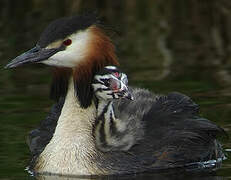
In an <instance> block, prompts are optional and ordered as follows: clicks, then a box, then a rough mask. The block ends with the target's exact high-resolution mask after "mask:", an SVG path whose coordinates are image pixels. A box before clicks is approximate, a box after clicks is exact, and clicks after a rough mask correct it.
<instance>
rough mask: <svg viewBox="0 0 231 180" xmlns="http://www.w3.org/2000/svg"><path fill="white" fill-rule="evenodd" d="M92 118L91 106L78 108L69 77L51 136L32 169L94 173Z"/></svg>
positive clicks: (93, 118) (92, 108)
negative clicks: (60, 109)
mask: <svg viewBox="0 0 231 180" xmlns="http://www.w3.org/2000/svg"><path fill="white" fill-rule="evenodd" d="M95 117H96V108H95V105H94V103H92V104H91V105H90V106H89V107H88V108H82V107H81V106H80V103H79V101H78V99H77V98H76V97H75V88H74V83H73V78H71V79H70V81H69V86H68V91H67V95H66V99H65V103H64V106H63V108H62V112H61V115H60V117H59V119H58V122H57V126H56V129H55V133H54V135H53V137H52V139H51V141H50V142H49V144H48V145H47V146H46V147H45V149H44V151H43V152H42V153H41V154H40V156H39V159H38V163H37V165H36V170H37V171H38V172H51V173H59V174H60V173H61V174H92V173H96V172H95V169H97V167H95V166H96V165H95V164H94V163H93V162H95V160H94V158H95V157H97V153H96V150H95V144H94V140H93V136H92V128H93V123H94V121H95ZM98 173H99V174H102V172H98Z"/></svg>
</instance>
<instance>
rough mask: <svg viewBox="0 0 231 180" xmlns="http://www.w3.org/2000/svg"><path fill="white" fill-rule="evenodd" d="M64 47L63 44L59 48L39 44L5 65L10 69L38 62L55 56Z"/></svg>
mask: <svg viewBox="0 0 231 180" xmlns="http://www.w3.org/2000/svg"><path fill="white" fill-rule="evenodd" d="M62 49H63V47H62V46H61V47H59V48H52V49H45V48H41V47H40V46H38V45H37V46H35V47H34V48H32V49H30V50H29V51H27V52H25V53H23V54H21V55H19V56H17V57H16V58H15V59H13V60H12V61H11V62H10V63H8V64H7V65H6V66H5V68H6V69H9V68H14V67H17V66H21V65H24V64H31V63H38V62H40V61H43V60H46V59H48V58H49V57H51V56H53V55H54V54H56V53H57V52H58V51H60V50H62Z"/></svg>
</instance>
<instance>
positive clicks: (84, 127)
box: [6, 15, 224, 175]
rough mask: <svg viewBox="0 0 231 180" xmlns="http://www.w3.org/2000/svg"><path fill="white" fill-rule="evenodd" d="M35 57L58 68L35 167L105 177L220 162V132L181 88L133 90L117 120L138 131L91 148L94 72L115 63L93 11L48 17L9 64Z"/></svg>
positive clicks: (33, 140)
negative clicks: (118, 142) (124, 141)
mask: <svg viewBox="0 0 231 180" xmlns="http://www.w3.org/2000/svg"><path fill="white" fill-rule="evenodd" d="M35 62H36V63H38V62H39V63H44V64H47V65H50V66H54V67H55V70H54V80H53V83H52V88H51V95H52V97H53V98H55V99H56V100H57V101H58V102H57V104H56V105H54V106H53V108H52V110H51V113H50V114H49V115H48V117H47V118H46V119H45V120H44V121H42V123H41V125H40V127H39V128H37V129H35V130H34V131H32V132H31V133H30V144H29V146H30V149H31V152H32V156H33V158H32V163H31V169H32V170H33V171H35V172H38V173H45V172H48V173H54V174H63V175H64V174H78V175H108V174H125V173H138V172H144V171H152V170H155V169H168V168H176V167H182V168H186V169H191V168H193V169H194V168H196V169H200V168H202V167H205V168H208V169H210V168H211V169H212V168H215V167H216V166H217V165H218V164H220V162H221V161H222V159H223V157H224V155H223V153H222V149H221V146H220V144H219V143H218V142H217V140H216V136H217V135H218V134H220V133H223V132H224V131H223V129H222V128H220V127H218V126H217V125H215V124H214V123H212V122H211V121H209V120H207V119H204V118H201V117H199V114H198V105H196V104H195V103H194V102H193V101H192V100H191V99H190V98H189V97H187V96H185V95H182V94H180V93H170V94H168V95H167V96H159V95H154V94H152V93H150V92H149V91H147V90H142V89H131V92H132V94H133V96H134V99H135V100H134V101H129V100H120V103H119V104H118V105H117V106H118V107H117V111H118V112H117V113H116V114H118V116H119V118H121V119H122V120H128V121H130V122H132V121H133V122H134V123H137V122H140V125H139V131H137V132H139V136H137V138H136V136H135V137H133V140H132V143H131V145H129V146H126V147H124V146H121V148H118V147H117V148H112V149H110V148H104V149H103V150H102V148H101V149H100V148H97V147H96V143H95V138H94V133H93V129H94V127H95V123H96V119H97V109H96V104H95V101H94V92H93V88H92V83H93V77H94V75H95V74H97V72H99V71H100V70H102V69H103V67H105V66H107V65H118V61H117V58H116V55H115V52H114V45H113V44H112V42H111V40H110V38H109V37H108V36H107V35H106V33H105V32H104V29H103V26H102V25H101V24H100V22H99V21H98V20H97V18H96V17H95V16H93V15H85V16H76V17H68V18H62V19H58V20H56V21H54V22H52V23H51V24H50V25H49V26H48V27H47V28H46V29H45V31H44V32H43V33H42V35H41V37H40V39H39V41H38V43H37V45H36V47H35V48H33V49H31V50H29V51H27V52H26V53H24V54H22V55H20V56H18V57H16V58H15V59H14V60H12V61H11V62H10V63H9V64H8V65H7V66H6V68H13V67H17V66H20V65H24V64H28V63H35ZM138 124H139V123H138ZM109 125H110V124H109ZM136 135H137V134H136ZM138 137H139V138H138Z"/></svg>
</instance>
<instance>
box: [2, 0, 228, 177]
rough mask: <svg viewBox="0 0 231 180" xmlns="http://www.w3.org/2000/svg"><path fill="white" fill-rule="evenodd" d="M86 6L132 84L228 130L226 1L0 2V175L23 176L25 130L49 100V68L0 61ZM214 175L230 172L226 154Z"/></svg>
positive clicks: (40, 116) (42, 114)
mask: <svg viewBox="0 0 231 180" xmlns="http://www.w3.org/2000/svg"><path fill="white" fill-rule="evenodd" d="M93 11H96V12H97V13H98V15H99V16H100V17H101V18H102V20H103V21H104V22H105V23H106V24H108V25H109V26H110V27H111V28H112V29H113V31H112V34H111V36H112V39H113V41H114V43H115V45H116V50H117V55H118V57H119V61H120V64H121V68H122V69H123V70H124V71H125V72H126V73H127V74H128V77H129V83H130V84H131V85H135V86H138V87H143V88H147V89H150V90H152V91H153V92H155V93H168V92H171V91H180V92H183V93H185V94H187V95H189V96H191V97H192V98H193V100H195V101H196V102H197V103H198V104H200V106H201V115H202V116H204V117H206V118H208V119H211V120H212V121H215V122H216V123H217V124H219V125H220V126H222V127H223V128H225V130H226V131H227V132H228V133H229V134H230V133H231V130H230V128H231V120H230V117H231V116H230V115H231V110H230V107H231V104H230V102H231V101H230V100H231V69H230V67H231V61H230V58H231V57H230V56H231V1H230V0H219V1H217V0H145V1H144V0H0V68H1V70H0V179H5V178H9V179H18V178H19V179H25V178H28V174H27V173H26V172H24V170H23V169H24V168H25V167H26V165H27V162H28V160H29V157H30V155H29V150H28V148H27V145H26V136H27V133H28V131H30V130H32V129H33V128H34V127H36V125H37V124H38V123H39V121H40V120H42V119H43V118H44V117H45V116H46V114H47V113H48V112H49V108H50V106H51V104H52V103H53V102H52V101H51V100H49V98H48V96H49V84H50V80H51V75H50V68H49V67H46V66H43V65H39V66H37V65H36V66H33V65H32V66H25V67H22V68H18V69H13V70H5V69H3V67H4V65H5V64H7V62H9V61H10V60H11V59H12V58H14V57H16V56H17V55H19V54H20V53H22V52H24V51H26V50H27V49H30V48H32V47H33V46H34V45H35V44H36V41H37V40H38V38H39V35H40V33H41V32H42V31H43V29H44V28H45V27H46V26H47V25H48V24H49V22H50V21H52V20H54V19H57V18H59V17H62V16H70V15H76V14H81V13H86V12H93ZM222 142H223V144H224V148H225V149H231V143H230V140H222ZM227 155H228V157H229V156H230V155H229V153H228V152H227ZM217 174H218V179H219V178H228V177H231V162H230V160H229V159H228V160H226V161H225V163H224V165H223V167H222V168H221V169H220V170H219V171H218V172H217ZM206 177H207V176H206ZM149 178H153V179H154V176H150V177H149Z"/></svg>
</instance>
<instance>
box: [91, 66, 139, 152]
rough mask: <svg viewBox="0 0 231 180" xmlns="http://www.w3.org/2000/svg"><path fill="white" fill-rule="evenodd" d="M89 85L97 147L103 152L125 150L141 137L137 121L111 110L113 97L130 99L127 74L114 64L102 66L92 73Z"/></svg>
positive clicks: (113, 109)
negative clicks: (120, 115) (91, 80)
mask: <svg viewBox="0 0 231 180" xmlns="http://www.w3.org/2000/svg"><path fill="white" fill-rule="evenodd" d="M92 87H93V89H94V94H95V97H96V98H97V100H96V101H97V102H96V108H97V117H96V122H95V127H94V129H93V134H94V137H95V143H96V146H97V148H99V149H100V150H101V151H104V152H106V151H118V150H123V151H127V150H128V149H130V148H131V146H133V145H134V143H135V142H136V141H137V140H138V139H141V137H142V133H141V132H140V130H139V129H140V127H141V125H140V122H139V121H138V122H136V120H135V119H131V118H130V119H119V118H118V114H117V115H116V114H115V107H114V103H113V102H114V101H116V100H118V99H120V98H127V99H130V100H133V97H132V95H131V93H130V91H129V90H128V79H127V75H126V74H124V73H122V72H120V71H119V70H118V69H117V68H116V67H115V66H106V67H105V68H104V69H103V70H102V71H101V72H100V73H97V75H95V76H94V79H93V84H92ZM117 113H118V110H117Z"/></svg>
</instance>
